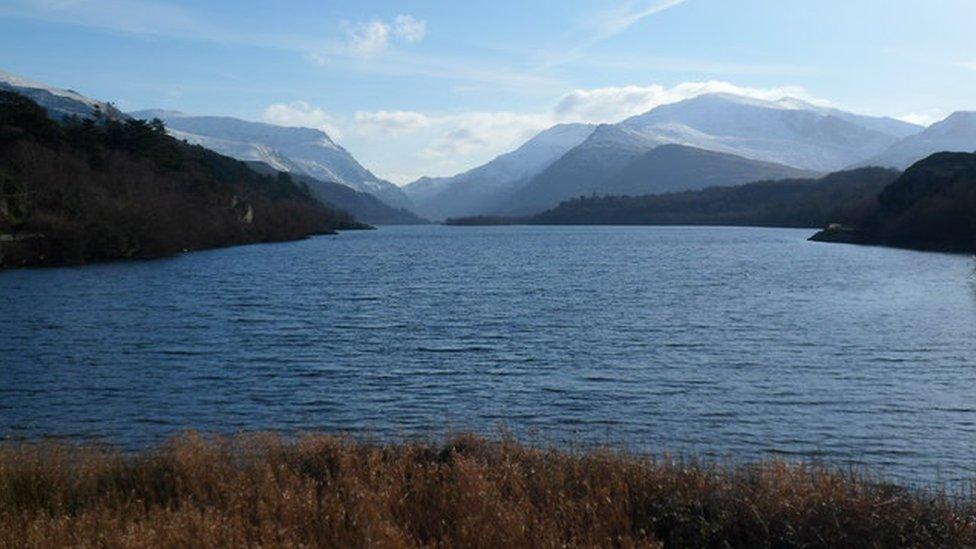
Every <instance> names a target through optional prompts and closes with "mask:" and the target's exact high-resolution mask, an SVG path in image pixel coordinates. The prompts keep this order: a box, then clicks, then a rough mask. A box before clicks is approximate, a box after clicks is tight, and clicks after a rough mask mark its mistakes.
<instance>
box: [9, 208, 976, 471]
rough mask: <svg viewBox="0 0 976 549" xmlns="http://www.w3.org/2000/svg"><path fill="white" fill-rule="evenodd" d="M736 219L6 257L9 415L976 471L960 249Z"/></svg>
mask: <svg viewBox="0 0 976 549" xmlns="http://www.w3.org/2000/svg"><path fill="white" fill-rule="evenodd" d="M809 234H810V231H794V230H770V229H741V228H734V229H732V228H649V227H648V228H645V227H641V228H615V227H602V228H584V227H566V228H562V227H560V228H541V227H540V228H528V227H491V228H448V227H438V226H433V227H400V228H394V227H390V228H382V229H380V230H377V231H370V232H350V233H345V234H342V235H341V236H338V237H319V238H314V239H310V240H306V241H303V242H295V243H285V244H270V245H258V246H247V247H240V248H231V249H224V250H215V251H207V252H200V253H193V254H187V255H184V256H181V257H178V258H174V259H166V260H160V261H151V262H136V263H112V264H103V265H93V266H87V267H81V268H65V269H45V270H21V271H9V272H3V273H0V307H2V308H0V435H2V436H4V437H8V438H22V437H28V438H32V437H37V436H64V437H70V438H81V439H99V440H105V441H110V442H114V443H117V444H121V445H124V446H127V447H130V448H135V447H141V446H143V445H146V444H150V443H152V442H155V441H158V440H159V439H161V438H164V437H165V436H167V435H168V434H170V433H173V432H175V431H178V430H182V429H185V428H197V429H201V430H205V431H219V432H234V431H238V430H254V429H281V430H285V431H300V430H326V431H348V432H354V433H368V434H370V435H372V436H381V437H382V436H387V435H394V436H405V435H415V434H425V435H431V434H437V433H441V432H443V431H445V430H477V431H491V430H493V429H495V428H497V427H498V426H505V427H507V428H509V429H511V430H513V431H515V432H516V433H517V434H520V435H522V436H524V437H527V438H530V439H533V440H536V441H540V442H541V441H545V442H553V443H573V444H578V443H594V442H595V443H605V442H611V443H621V444H624V445H626V446H627V447H629V448H631V449H634V450H640V451H650V452H660V451H670V452H676V453H694V454H696V455H704V456H706V457H717V458H730V459H735V460H744V459H755V458H757V457H763V456H770V455H783V454H786V455H797V456H803V457H813V458H817V459H824V460H828V461H830V462H834V463H844V464H847V463H857V464H866V465H868V466H869V467H871V468H873V469H874V470H877V471H878V472H880V473H882V474H885V475H888V476H893V477H901V478H907V479H929V480H935V479H941V480H953V479H958V478H962V477H971V476H976V460H974V459H973V457H974V450H976V383H974V382H976V282H974V262H973V259H971V258H968V257H962V256H951V255H940V254H925V253H916V252H908V251H899V250H889V249H882V248H864V247H852V246H844V245H829V244H813V243H808V242H806V241H805V238H806V237H807V236H809Z"/></svg>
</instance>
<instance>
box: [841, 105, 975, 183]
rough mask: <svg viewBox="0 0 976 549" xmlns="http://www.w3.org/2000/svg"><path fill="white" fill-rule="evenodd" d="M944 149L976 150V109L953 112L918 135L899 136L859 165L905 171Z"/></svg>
mask: <svg viewBox="0 0 976 549" xmlns="http://www.w3.org/2000/svg"><path fill="white" fill-rule="evenodd" d="M944 151H947V152H973V151H976V111H970V112H966V111H960V112H956V113H953V114H951V115H949V117H948V118H946V119H945V120H943V121H941V122H937V123H935V124H932V125H931V126H930V127H928V128H927V129H926V130H925V131H923V132H921V133H919V134H917V135H912V136H909V137H906V138H905V139H902V140H901V141H899V142H897V143H895V144H894V145H892V146H891V147H889V148H888V149H887V150H886V151H884V152H882V153H881V154H879V155H878V156H875V157H873V158H870V159H868V160H866V161H864V162H861V163H859V165H861V166H881V167H885V168H888V167H890V168H898V169H900V170H904V169H905V168H908V167H909V166H911V165H912V164H914V163H916V162H918V161H919V160H922V159H924V158H928V157H929V156H931V155H933V154H935V153H937V152H944Z"/></svg>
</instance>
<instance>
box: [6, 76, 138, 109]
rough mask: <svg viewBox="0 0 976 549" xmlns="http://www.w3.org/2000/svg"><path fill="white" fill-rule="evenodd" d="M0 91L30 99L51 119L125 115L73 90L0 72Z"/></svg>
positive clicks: (112, 107)
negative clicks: (45, 111) (14, 93)
mask: <svg viewBox="0 0 976 549" xmlns="http://www.w3.org/2000/svg"><path fill="white" fill-rule="evenodd" d="M0 90H6V91H12V92H16V93H19V94H21V95H24V96H27V97H29V98H31V99H32V100H34V102H36V103H37V104H38V105H40V106H42V107H44V108H45V109H46V110H47V111H48V113H49V116H52V117H53V118H64V117H68V116H80V117H90V116H95V114H96V113H98V114H99V115H100V116H106V117H108V118H115V119H121V118H125V115H124V114H122V113H121V112H120V111H119V110H118V109H116V108H115V107H114V106H112V105H111V104H110V103H106V102H104V101H95V100H94V99H89V98H87V97H85V96H83V95H81V94H80V93H78V92H76V91H74V90H62V89H60V88H55V87H53V86H48V85H47V84H42V83H40V82H35V81H33V80H30V79H29V78H24V77H22V76H17V75H14V74H10V73H9V72H4V71H0Z"/></svg>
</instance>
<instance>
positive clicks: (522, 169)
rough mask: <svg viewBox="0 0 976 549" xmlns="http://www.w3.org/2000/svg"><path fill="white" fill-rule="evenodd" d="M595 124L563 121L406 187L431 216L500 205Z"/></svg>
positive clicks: (442, 216) (422, 211)
mask: <svg viewBox="0 0 976 549" xmlns="http://www.w3.org/2000/svg"><path fill="white" fill-rule="evenodd" d="M594 127H595V126H592V125H590V124H560V125H557V126H554V127H552V128H549V129H548V130H545V131H543V132H542V133H540V134H538V135H536V136H535V137H533V138H532V139H530V140H529V141H527V142H526V143H525V144H524V145H522V146H521V147H519V148H518V149H516V150H514V151H512V152H510V153H507V154H503V155H501V156H499V157H497V158H495V159H494V160H492V161H491V162H488V163H487V164H484V165H482V166H479V167H477V168H475V169H473V170H469V171H467V172H464V173H461V174H458V175H455V176H453V177H436V178H431V177H424V178H421V179H418V180H417V181H415V182H413V183H411V184H409V185H407V186H405V187H404V188H403V190H404V191H405V192H406V193H407V196H409V197H410V199H411V200H412V201H413V203H414V204H415V205H416V208H417V212H418V213H420V214H421V215H423V216H425V217H429V218H431V219H438V220H440V219H445V218H448V217H459V216H466V215H473V214H476V213H480V212H484V211H489V210H491V209H493V208H495V207H498V206H501V204H500V200H501V199H502V198H503V197H505V196H507V195H508V194H509V193H511V192H513V191H515V190H517V189H518V188H519V187H520V186H521V185H524V184H525V183H526V182H527V180H528V179H529V178H531V177H532V176H535V175H536V174H538V173H539V172H541V171H542V170H543V169H545V168H546V166H548V165H550V164H552V163H553V162H554V161H556V160H557V159H558V158H559V157H561V156H562V155H564V154H566V152H567V151H568V150H570V149H572V148H573V147H575V146H577V145H579V144H580V143H582V142H583V141H584V140H585V139H586V138H587V137H589V135H590V134H591V133H593V129H594Z"/></svg>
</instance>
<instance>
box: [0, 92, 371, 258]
mask: <svg viewBox="0 0 976 549" xmlns="http://www.w3.org/2000/svg"><path fill="white" fill-rule="evenodd" d="M360 227H362V225H361V224H359V223H357V222H356V221H355V220H354V219H352V217H351V216H349V215H348V214H345V213H344V212H339V211H336V210H333V209H331V208H329V207H327V206H325V205H323V204H322V203H320V202H318V201H316V200H314V199H313V198H312V197H311V196H310V194H309V193H308V190H307V189H306V188H304V187H302V186H300V185H297V184H295V183H294V182H293V181H291V179H290V178H289V177H287V176H285V175H283V176H279V177H269V176H262V175H258V174H256V173H254V172H253V171H252V170H250V169H249V168H248V167H247V166H246V165H244V164H243V163H241V162H238V161H236V160H233V159H230V158H227V157H224V156H221V155H219V154H216V153H214V152H212V151H209V150H206V149H203V148H201V147H195V146H190V145H186V144H184V143H181V142H179V141H177V140H175V139H173V138H171V137H169V136H167V135H166V132H165V128H164V127H163V126H162V124H154V123H147V122H143V121H131V120H122V121H120V120H110V119H100V120H92V119H70V118H69V119H67V120H65V121H63V122H61V123H58V122H54V121H51V120H50V119H48V117H47V114H46V112H45V111H44V110H43V109H41V108H40V107H39V106H38V105H36V104H35V103H34V102H33V101H31V100H29V99H27V98H25V97H23V96H20V95H17V94H14V93H9V92H0V268H3V267H17V266H28V265H61V264H77V263H85V262H90V261H99V260H107V259H121V258H153V257H161V256H165V255H170V254H175V253H179V252H181V251H184V250H198V249H203V248H213V247H220V246H231V245H235V244H246V243H254V242H267V241H276V240H291V239H299V238H304V237H306V236H308V235H311V234H319V233H330V232H333V231H335V230H336V229H346V228H360Z"/></svg>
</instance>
